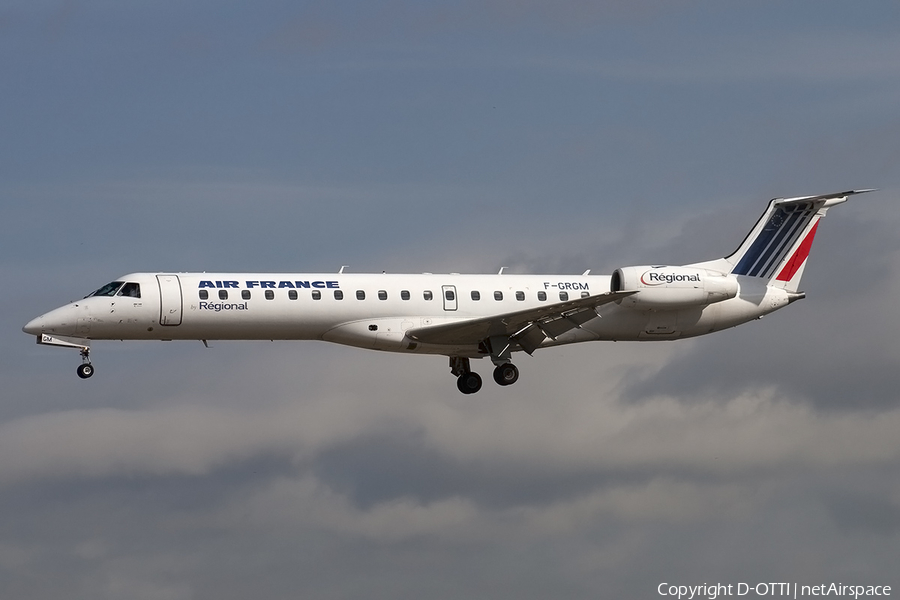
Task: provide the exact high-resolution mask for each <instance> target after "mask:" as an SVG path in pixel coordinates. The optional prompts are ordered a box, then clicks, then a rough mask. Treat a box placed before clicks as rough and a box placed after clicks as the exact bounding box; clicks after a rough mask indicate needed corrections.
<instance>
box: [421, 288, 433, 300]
mask: <svg viewBox="0 0 900 600" xmlns="http://www.w3.org/2000/svg"><path fill="white" fill-rule="evenodd" d="M422 296H423V297H424V298H425V299H426V300H432V299H433V298H434V294H432V293H431V291H430V290H425V292H424V293H423V294H422Z"/></svg>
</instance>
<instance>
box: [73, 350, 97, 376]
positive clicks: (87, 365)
mask: <svg viewBox="0 0 900 600" xmlns="http://www.w3.org/2000/svg"><path fill="white" fill-rule="evenodd" d="M81 360H82V363H81V364H80V365H78V369H77V370H76V373H78V376H79V377H81V378H82V379H87V378H88V377H90V376H91V375H93V374H94V365H92V364H91V349H90V348H86V347H85V348H82V349H81Z"/></svg>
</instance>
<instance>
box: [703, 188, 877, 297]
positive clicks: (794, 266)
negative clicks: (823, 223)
mask: <svg viewBox="0 0 900 600" xmlns="http://www.w3.org/2000/svg"><path fill="white" fill-rule="evenodd" d="M871 191H874V190H870V189H866V190H851V191H848V192H839V193H837V194H825V195H823V196H802V197H799V198H775V199H774V200H772V201H771V202H769V206H768V207H767V208H766V211H765V212H764V213H763V215H762V217H760V219H759V221H757V223H756V225H755V226H754V227H753V229H751V230H750V233H749V234H747V237H746V238H745V239H744V241H743V242H742V243H741V245H740V247H739V248H738V249H737V250H736V251H735V252H734V253H733V254H731V255H730V256H727V257H725V258H724V259H720V260H719V261H714V262H716V263H719V265H720V266H721V267H722V270H723V271H725V270H728V269H729V268H730V272H731V273H732V274H733V275H745V276H749V277H759V278H762V279H765V280H766V281H767V282H769V284H770V285H773V286H777V287H781V288H784V289H786V290H787V291H790V292H796V291H798V290H799V286H800V278H801V277H802V276H803V270H804V268H805V267H806V259H807V257H808V256H809V249H810V248H811V247H812V243H813V238H814V237H815V235H816V229H817V228H818V225H819V219H821V218H822V217H824V216H825V213H826V212H827V211H828V209H829V208H831V207H832V206H835V205H836V204H841V203H843V202H846V201H847V198H849V197H850V196H852V195H854V194H863V193H865V192H871Z"/></svg>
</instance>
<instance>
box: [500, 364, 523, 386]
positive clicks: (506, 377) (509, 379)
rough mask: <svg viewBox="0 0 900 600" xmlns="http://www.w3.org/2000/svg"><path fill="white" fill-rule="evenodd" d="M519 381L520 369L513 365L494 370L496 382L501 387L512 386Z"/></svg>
mask: <svg viewBox="0 0 900 600" xmlns="http://www.w3.org/2000/svg"><path fill="white" fill-rule="evenodd" d="M518 380H519V369H517V368H516V365H514V364H512V363H506V364H505V365H500V366H499V367H497V368H496V369H494V381H496V382H497V383H498V384H500V385H512V384H514V383H515V382H516V381H518Z"/></svg>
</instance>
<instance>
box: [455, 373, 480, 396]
mask: <svg viewBox="0 0 900 600" xmlns="http://www.w3.org/2000/svg"><path fill="white" fill-rule="evenodd" d="M456 387H457V389H459V391H461V392H462V393H463V394H474V393H475V392H477V391H478V390H480V389H481V376H480V375H479V374H478V373H473V372H472V371H469V372H468V373H463V374H462V375H460V376H459V377H457V379H456Z"/></svg>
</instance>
